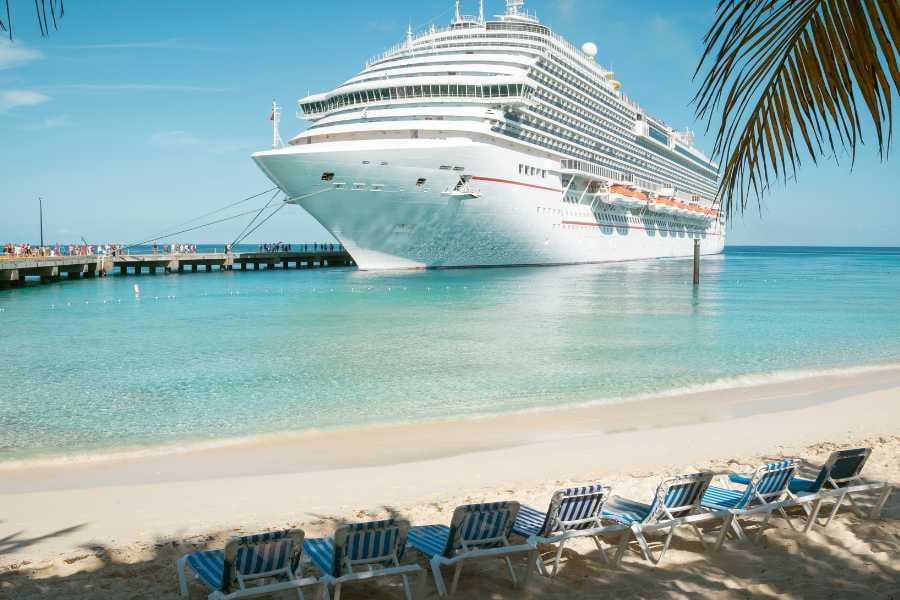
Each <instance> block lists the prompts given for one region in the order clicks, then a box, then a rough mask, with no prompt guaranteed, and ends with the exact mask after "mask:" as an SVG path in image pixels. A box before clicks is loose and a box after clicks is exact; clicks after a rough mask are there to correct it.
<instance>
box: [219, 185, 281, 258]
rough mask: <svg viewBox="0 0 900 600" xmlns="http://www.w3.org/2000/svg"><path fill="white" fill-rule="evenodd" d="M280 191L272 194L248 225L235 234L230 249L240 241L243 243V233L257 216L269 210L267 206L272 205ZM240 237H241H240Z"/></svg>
mask: <svg viewBox="0 0 900 600" xmlns="http://www.w3.org/2000/svg"><path fill="white" fill-rule="evenodd" d="M280 191H281V190H277V191H276V192H275V193H274V194H272V197H271V198H269V201H268V202H266V204H265V205H264V206H263V207H262V208H261V209H259V212H257V213H256V214H255V215H253V218H252V219H250V222H249V223H247V224H246V225H244V228H243V229H242V230H241V232H240V233H239V234H237V235H236V236H235V238H234V239H233V240H232V241H231V247H232V248H234V247H235V246H237V245H238V244H239V243H240V242H241V241H243V239H244V238H245V237H247V236H245V235H244V232H245V231H247V230H248V229H249V228H250V227H252V226H253V223H255V222H256V219H258V218H259V215H261V214H263V211H265V210H266V209H267V208H269V205H271V204H272V201H273V200H275V198H276V197H277V196H278V193H279V192H280ZM254 231H255V230H254ZM241 236H243V237H241Z"/></svg>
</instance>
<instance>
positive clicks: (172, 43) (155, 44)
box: [51, 38, 181, 50]
mask: <svg viewBox="0 0 900 600" xmlns="http://www.w3.org/2000/svg"><path fill="white" fill-rule="evenodd" d="M180 47H181V44H180V43H179V41H178V40H177V39H174V38H171V39H168V40H156V41H148V42H117V43H109V44H76V45H69V46H51V48H59V49H63V50H109V49H125V48H160V49H171V48H180Z"/></svg>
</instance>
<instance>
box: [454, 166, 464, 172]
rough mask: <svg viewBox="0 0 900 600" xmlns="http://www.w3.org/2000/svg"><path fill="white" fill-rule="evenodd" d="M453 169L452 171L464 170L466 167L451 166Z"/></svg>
mask: <svg viewBox="0 0 900 600" xmlns="http://www.w3.org/2000/svg"><path fill="white" fill-rule="evenodd" d="M453 170H454V171H465V170H466V168H465V167H453Z"/></svg>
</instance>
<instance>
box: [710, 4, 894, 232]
mask: <svg viewBox="0 0 900 600" xmlns="http://www.w3.org/2000/svg"><path fill="white" fill-rule="evenodd" d="M704 43H705V46H706V47H705V51H704V53H703V56H702V58H701V59H700V62H699V64H698V66H697V70H696V72H695V74H694V77H695V78H697V77H700V76H701V74H702V79H701V84H700V88H699V90H698V92H697V94H696V95H695V96H694V100H693V102H694V104H695V106H696V111H697V116H698V117H699V118H701V119H703V120H705V121H706V123H707V131H709V130H710V129H713V128H714V129H715V130H716V132H717V135H716V141H715V145H714V148H713V156H714V157H715V158H716V159H718V160H720V161H722V162H723V164H724V166H723V168H722V173H721V187H720V192H719V196H720V199H721V201H722V204H723V209H724V210H725V213H726V215H728V216H731V215H732V214H733V213H735V212H737V211H740V212H743V211H744V210H746V208H747V205H748V203H749V201H750V200H751V199H755V200H756V202H757V203H760V202H761V200H762V197H763V196H764V195H765V194H766V193H767V192H768V191H769V189H770V188H771V187H772V185H773V184H775V183H776V182H779V181H780V182H786V181H788V180H790V179H792V178H794V177H795V176H796V174H797V169H798V167H799V166H800V165H801V163H802V159H804V158H806V159H809V160H812V161H813V162H814V163H815V162H818V160H819V159H821V158H833V159H834V160H838V158H839V156H840V155H841V154H849V156H850V160H851V164H852V162H853V161H854V160H855V157H856V150H857V146H858V145H859V144H862V143H863V141H864V140H863V129H864V128H866V129H868V125H869V123H871V124H872V125H873V127H872V129H874V132H875V138H876V140H877V142H878V153H879V156H880V157H881V158H882V160H883V159H884V158H886V157H887V155H888V154H889V152H890V147H891V138H892V134H893V128H892V119H893V106H892V103H891V101H892V94H896V93H897V92H898V90H900V68H898V62H900V61H898V58H900V55H898V48H900V2H898V0H720V1H719V6H718V10H717V14H716V20H715V22H714V23H713V25H712V27H710V29H709V32H708V33H707V34H706V37H705V38H704Z"/></svg>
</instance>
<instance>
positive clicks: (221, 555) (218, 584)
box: [187, 550, 225, 590]
mask: <svg viewBox="0 0 900 600" xmlns="http://www.w3.org/2000/svg"><path fill="white" fill-rule="evenodd" d="M187 563H188V564H189V565H190V566H191V569H193V570H194V573H196V574H197V576H198V577H200V580H201V581H203V583H205V584H206V585H207V587H209V588H210V589H211V590H218V589H221V588H222V575H223V573H224V572H225V552H224V551H222V550H208V551H205V552H194V553H193V554H189V555H188V557H187Z"/></svg>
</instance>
